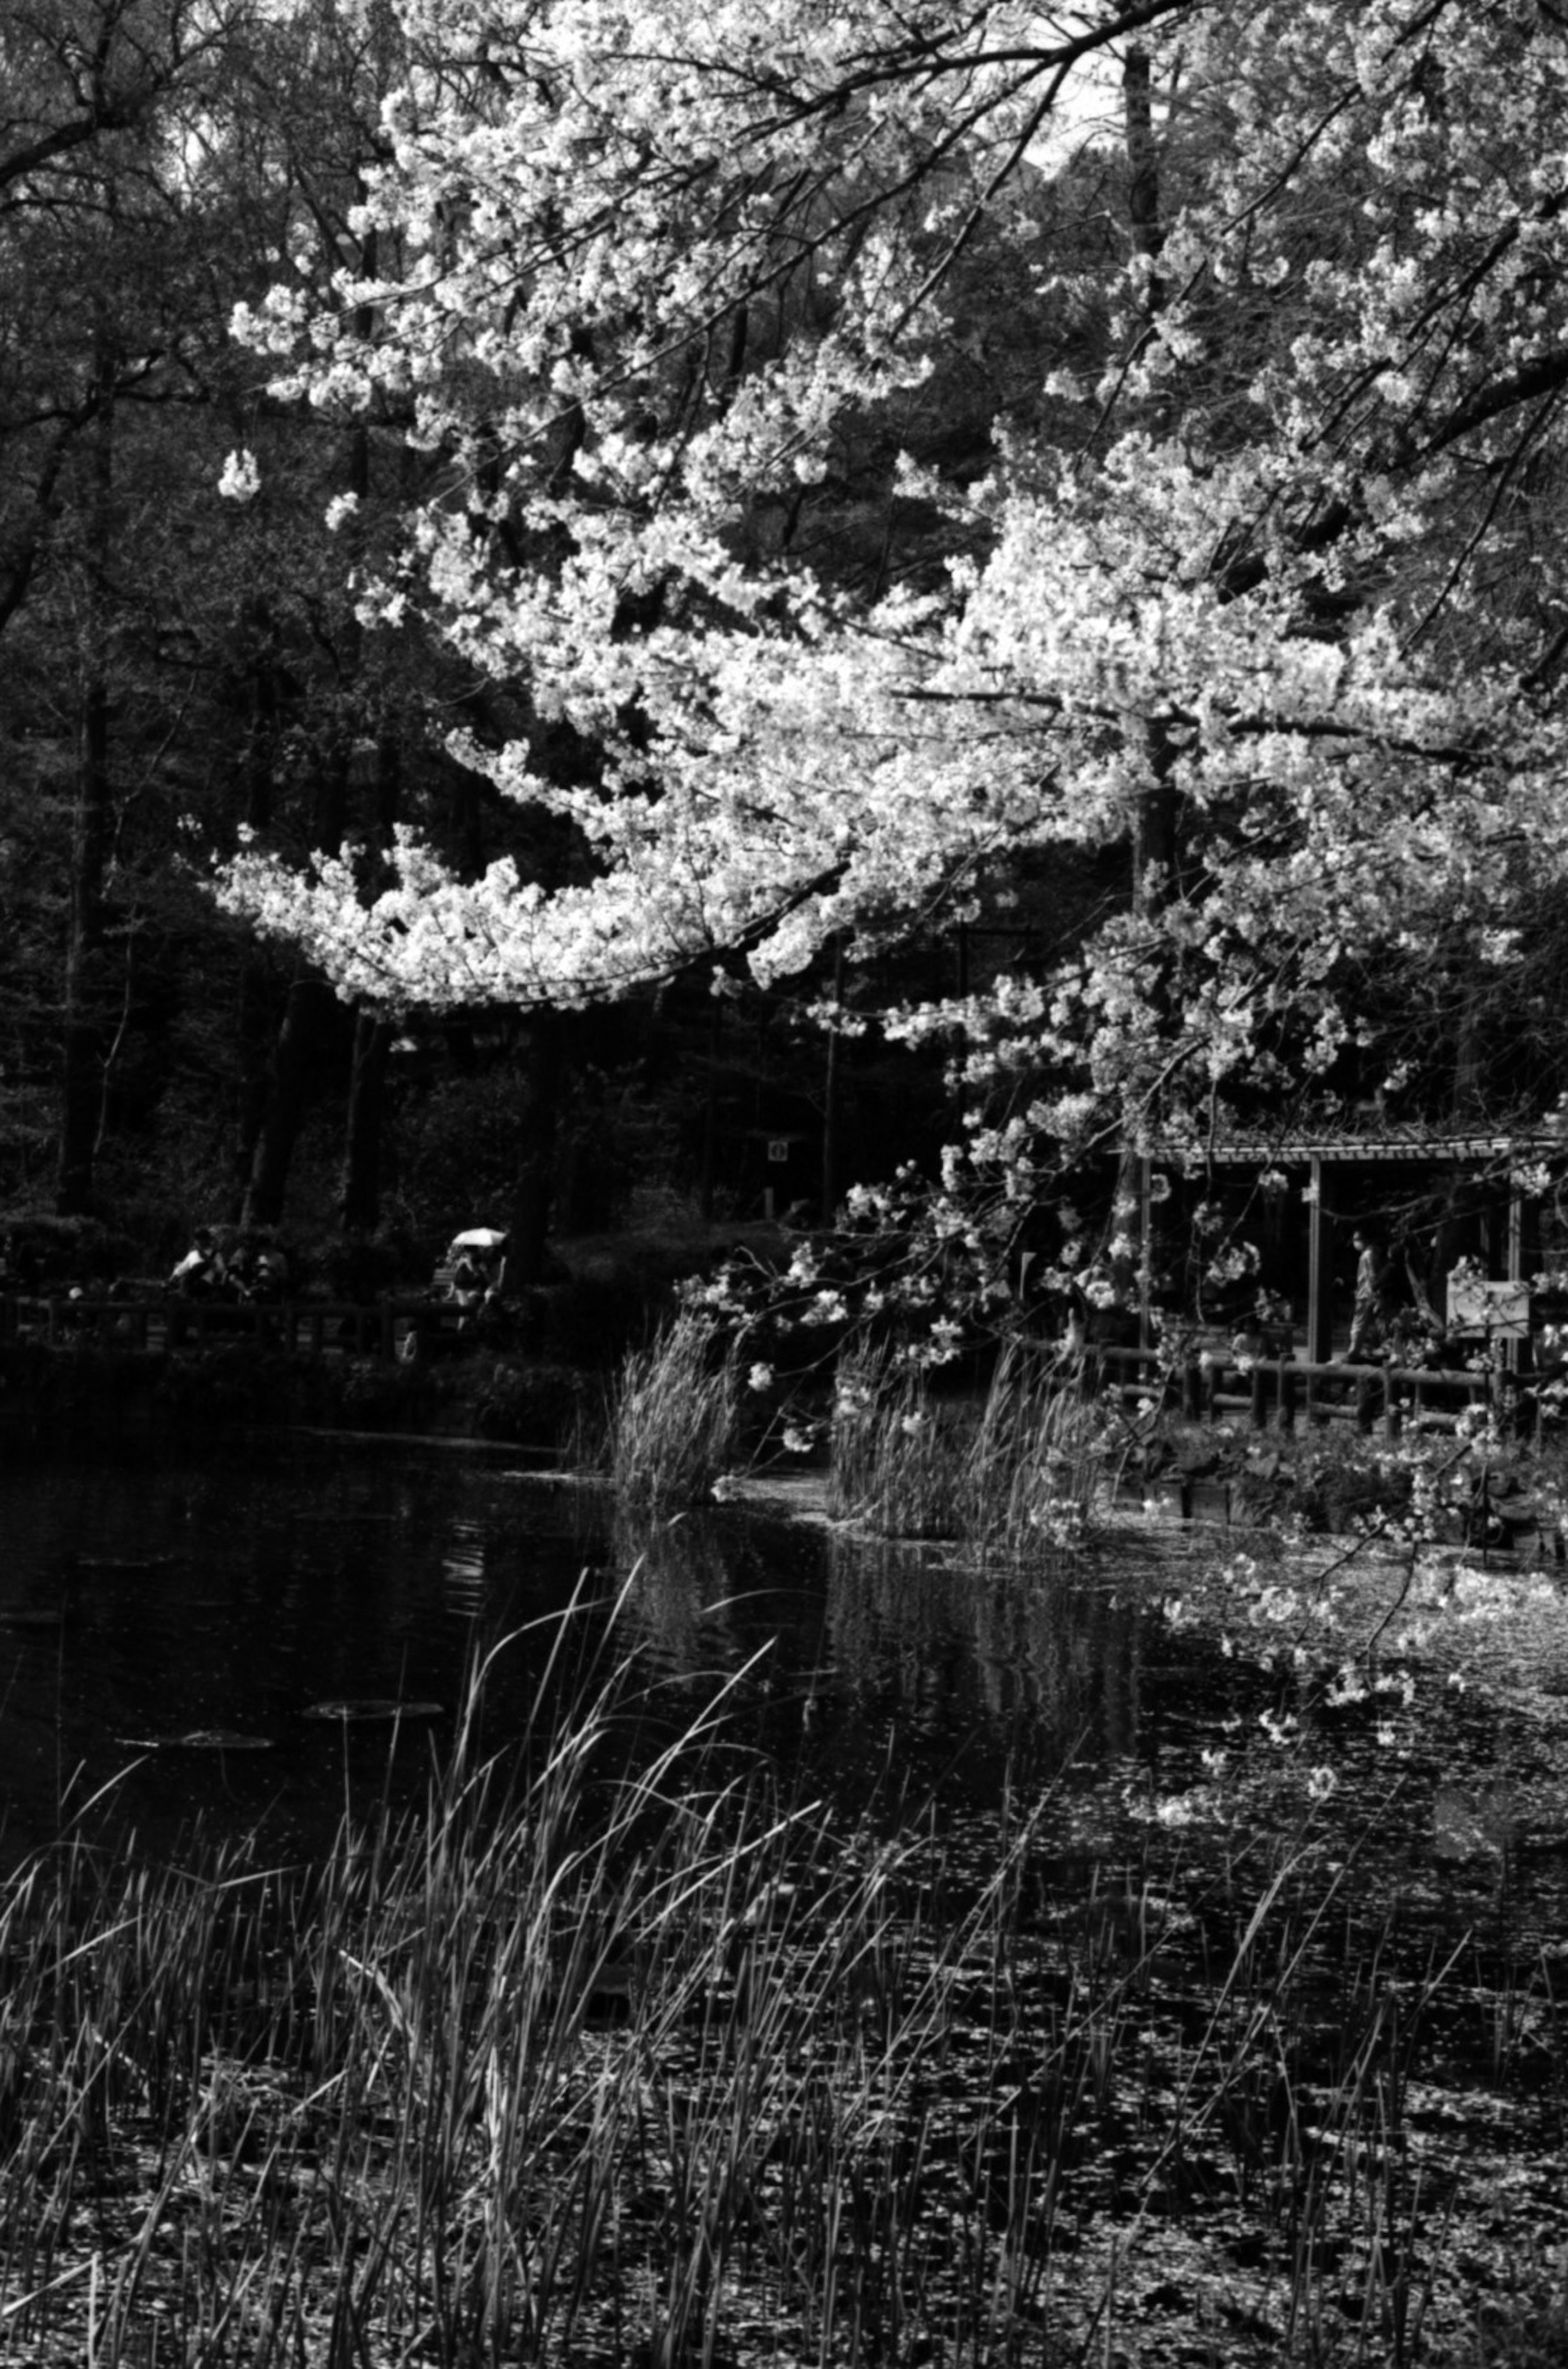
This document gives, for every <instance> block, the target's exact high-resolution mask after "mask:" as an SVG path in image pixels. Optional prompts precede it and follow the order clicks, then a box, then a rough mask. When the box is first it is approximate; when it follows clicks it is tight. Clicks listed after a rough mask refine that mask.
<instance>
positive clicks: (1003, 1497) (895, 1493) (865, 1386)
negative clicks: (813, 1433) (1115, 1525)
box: [830, 1341, 1106, 1561]
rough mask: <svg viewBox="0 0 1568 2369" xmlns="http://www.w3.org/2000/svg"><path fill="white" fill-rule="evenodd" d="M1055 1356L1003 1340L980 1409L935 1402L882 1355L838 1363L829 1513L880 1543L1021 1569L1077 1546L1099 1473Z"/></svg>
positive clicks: (1091, 1413)
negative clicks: (938, 1549) (949, 1547)
mask: <svg viewBox="0 0 1568 2369" xmlns="http://www.w3.org/2000/svg"><path fill="white" fill-rule="evenodd" d="M1075 1381H1076V1376H1075V1375H1074V1374H1073V1373H1071V1372H1070V1371H1069V1370H1068V1369H1066V1368H1064V1366H1063V1362H1062V1359H1061V1357H1060V1355H1059V1353H1058V1352H1057V1351H1055V1350H1054V1349H1045V1348H1036V1347H1034V1346H1032V1345H1029V1344H1027V1343H1022V1342H1017V1341H1008V1342H1004V1343H1003V1345H1002V1346H1001V1350H1000V1352H999V1353H998V1356H997V1361H996V1365H995V1367H994V1368H993V1370H992V1374H991V1379H990V1386H989V1388H988V1390H987V1391H986V1395H985V1397H984V1399H983V1400H981V1401H979V1402H978V1403H977V1404H970V1405H967V1404H964V1403H962V1402H954V1401H951V1400H946V1399H944V1398H942V1397H941V1396H939V1395H938V1394H937V1392H936V1391H935V1390H933V1387H932V1382H931V1378H930V1376H929V1374H928V1373H927V1371H926V1370H925V1369H924V1368H921V1367H920V1366H919V1365H916V1364H912V1363H911V1362H910V1360H909V1359H908V1358H907V1357H904V1356H900V1355H899V1354H898V1351H897V1350H896V1349H894V1348H892V1347H890V1346H888V1345H885V1344H877V1345H867V1344H865V1343H861V1344H858V1345H855V1346H854V1347H853V1348H852V1349H850V1350H849V1351H848V1352H847V1353H846V1354H845V1356H843V1357H842V1358H841V1361H840V1366H839V1373H838V1379H837V1385H836V1389H835V1394H834V1402H833V1414H832V1422H831V1427H830V1459H831V1461H830V1506H831V1509H832V1511H833V1512H834V1513H836V1514H838V1515H839V1516H842V1517H843V1518H846V1519H850V1520H853V1521H855V1522H858V1523H860V1524H862V1525H863V1526H864V1528H869V1529H874V1530H876V1531H878V1532H881V1533H882V1534H883V1535H886V1536H896V1537H904V1538H942V1539H955V1540H957V1541H961V1542H962V1543H964V1544H965V1545H967V1546H970V1547H972V1548H975V1549H977V1550H979V1551H983V1552H985V1553H986V1554H988V1555H990V1556H994V1557H997V1558H999V1559H1001V1560H1005V1561H1026V1560H1028V1559H1029V1558H1030V1557H1031V1556H1032V1555H1037V1554H1039V1553H1041V1552H1043V1551H1046V1550H1047V1549H1055V1548H1059V1547H1060V1546H1062V1545H1064V1544H1070V1543H1072V1542H1074V1541H1076V1540H1077V1539H1080V1538H1082V1534H1083V1532H1084V1529H1085V1528H1086V1526H1087V1523H1088V1519H1089V1515H1090V1510H1091V1508H1092V1506H1093V1502H1094V1498H1095V1494H1096V1492H1097V1490H1098V1489H1099V1488H1100V1487H1101V1485H1102V1484H1103V1482H1104V1473H1105V1463H1106V1447H1105V1442H1104V1437H1103V1426H1102V1424H1101V1422H1100V1418H1099V1413H1098V1411H1097V1410H1096V1409H1095V1408H1094V1407H1093V1406H1092V1405H1089V1404H1087V1403H1086V1402H1084V1401H1083V1399H1082V1396H1081V1395H1080V1393H1079V1391H1078V1390H1077V1389H1076V1388H1075V1387H1074V1384H1075Z"/></svg>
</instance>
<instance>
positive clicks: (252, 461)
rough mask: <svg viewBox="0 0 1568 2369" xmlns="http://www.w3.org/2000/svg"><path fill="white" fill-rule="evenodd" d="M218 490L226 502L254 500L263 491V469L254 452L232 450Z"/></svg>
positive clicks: (224, 465) (224, 466) (219, 481)
mask: <svg viewBox="0 0 1568 2369" xmlns="http://www.w3.org/2000/svg"><path fill="white" fill-rule="evenodd" d="M218 491H219V493H220V494H222V496H223V499H224V500H225V501H226V502H253V501H254V500H255V499H256V497H257V495H258V493H259V492H260V491H261V471H260V470H259V469H258V466H257V463H256V455H255V453H254V452H249V451H246V450H243V449H242V450H241V451H240V452H231V453H230V454H229V456H228V458H227V460H226V461H225V462H224V463H223V475H222V476H221V477H220V478H219V479H218Z"/></svg>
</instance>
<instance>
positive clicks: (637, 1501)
mask: <svg viewBox="0 0 1568 2369" xmlns="http://www.w3.org/2000/svg"><path fill="white" fill-rule="evenodd" d="M739 1408H740V1384H739V1377H738V1352H737V1349H736V1347H735V1345H734V1342H733V1341H732V1340H724V1339H721V1338H718V1337H716V1336H715V1332H714V1329H713V1327H712V1326H711V1325H710V1324H707V1323H705V1322H704V1321H703V1319H702V1317H701V1316H700V1315H698V1314H697V1313H696V1312H695V1311H694V1310H691V1309H683V1310H681V1313H680V1315H678V1316H677V1317H676V1318H675V1320H674V1322H672V1323H670V1324H669V1325H667V1326H666V1327H665V1329H664V1331H663V1332H662V1333H659V1335H658V1338H657V1339H656V1340H655V1341H654V1342H653V1343H652V1345H650V1346H649V1347H648V1348H646V1349H636V1350H633V1351H632V1352H631V1353H630V1354H629V1355H628V1356H627V1357H626V1358H625V1360H624V1363H623V1365H622V1368H621V1372H620V1375H619V1378H618V1379H617V1383H616V1387H615V1390H614V1395H613V1399H612V1406H611V1411H610V1423H609V1432H608V1438H607V1444H606V1450H605V1456H606V1462H607V1465H608V1468H609V1471H610V1476H611V1478H612V1481H613V1482H614V1484H615V1489H616V1492H617V1494H618V1495H619V1497H620V1498H621V1501H622V1503H623V1504H624V1505H628V1506H633V1507H635V1508H636V1509H637V1510H639V1511H642V1512H647V1513H664V1512H671V1511H674V1510H676V1509H678V1508H680V1507H681V1506H686V1505H698V1504H701V1503H702V1502H703V1500H704V1499H705V1498H707V1497H709V1496H711V1495H712V1493H713V1485H714V1482H715V1481H716V1480H717V1479H718V1478H719V1476H720V1474H721V1473H723V1472H724V1471H727V1469H728V1467H729V1465H730V1464H731V1462H732V1461H733V1460H734V1455H735V1448H736V1442H737V1437H738V1431H739Z"/></svg>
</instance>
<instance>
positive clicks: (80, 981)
mask: <svg viewBox="0 0 1568 2369" xmlns="http://www.w3.org/2000/svg"><path fill="white" fill-rule="evenodd" d="M113 388H114V365H113V358H112V355H111V354H110V352H109V348H108V344H107V341H105V340H102V339H100V343H99V350H98V353H97V391H98V409H97V418H96V420H95V422H94V427H93V437H92V444H91V448H90V449H91V468H92V479H91V491H90V494H89V498H88V504H87V517H88V521H89V525H88V549H87V566H88V569H89V571H90V578H89V584H88V591H87V601H86V648H85V650H84V652H83V659H82V670H83V671H82V714H81V725H80V738H79V742H78V750H77V761H76V791H75V807H74V816H73V826H72V833H71V915H70V925H69V927H70V935H69V939H68V941H67V944H66V949H65V995H64V1026H63V1061H62V1077H61V1108H60V1139H59V1159H58V1169H57V1174H56V1183H55V1207H56V1208H57V1209H58V1210H59V1212H60V1214H61V1215H62V1216H63V1217H77V1216H82V1215H85V1214H86V1211H87V1210H88V1209H89V1208H90V1207H91V1206H92V1198H93V1170H94V1162H95V1155H96V1152H97V1141H98V1132H99V1125H100V1119H101V1114H102V1103H103V1083H104V1053H105V1029H104V1013H103V989H104V981H103V977H102V973H103V966H104V886H105V881H106V878H107V875H108V867H109V824H110V795H109V550H110V545H111V543H112V540H113V532H114V518H113V504H114V401H113Z"/></svg>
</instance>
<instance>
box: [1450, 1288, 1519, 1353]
mask: <svg viewBox="0 0 1568 2369" xmlns="http://www.w3.org/2000/svg"><path fill="white" fill-rule="evenodd" d="M1448 1329H1449V1331H1450V1332H1451V1333H1486V1334H1488V1335H1489V1337H1490V1338H1491V1339H1492V1340H1494V1341H1524V1340H1528V1337H1529V1329H1530V1292H1529V1286H1528V1284H1526V1283H1482V1282H1478V1281H1476V1280H1475V1278H1474V1277H1473V1276H1460V1275H1451V1276H1449V1277H1448Z"/></svg>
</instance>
